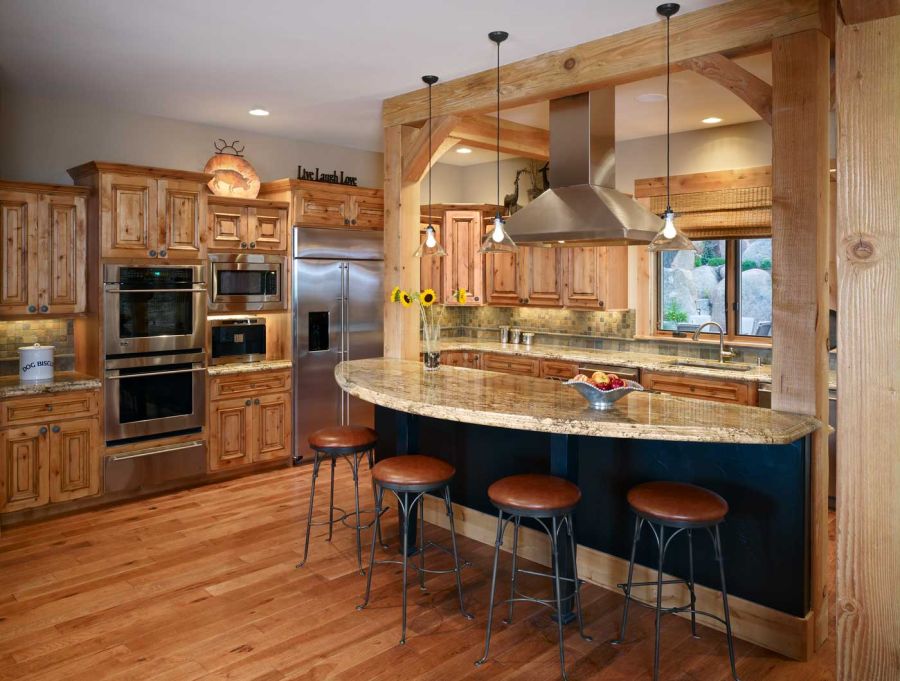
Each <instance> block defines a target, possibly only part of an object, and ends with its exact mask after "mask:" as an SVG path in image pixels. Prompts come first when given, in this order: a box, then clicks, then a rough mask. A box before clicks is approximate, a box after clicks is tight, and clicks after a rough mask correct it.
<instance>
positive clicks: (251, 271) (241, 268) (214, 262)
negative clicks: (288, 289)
mask: <svg viewBox="0 0 900 681" xmlns="http://www.w3.org/2000/svg"><path fill="white" fill-rule="evenodd" d="M285 267H286V264H285V258H284V257H281V256H276V255H259V254H255V253H254V254H249V253H247V254H245V253H236V254H226V253H211V254H210V255H209V281H210V286H209V309H210V310H214V311H217V312H226V311H227V312H241V311H258V310H284V309H285V308H286V307H287V300H286V298H285V295H284V273H285Z"/></svg>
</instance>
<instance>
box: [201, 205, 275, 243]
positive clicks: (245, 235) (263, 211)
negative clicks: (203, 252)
mask: <svg viewBox="0 0 900 681" xmlns="http://www.w3.org/2000/svg"><path fill="white" fill-rule="evenodd" d="M289 205H290V204H288V203H287V202H284V201H259V200H251V199H229V198H224V197H216V198H215V199H212V198H211V199H210V202H209V209H208V211H207V215H208V219H207V242H208V244H209V250H211V251H233V252H244V253H253V252H262V253H272V254H278V255H284V254H286V253H287V247H288V206H289Z"/></svg>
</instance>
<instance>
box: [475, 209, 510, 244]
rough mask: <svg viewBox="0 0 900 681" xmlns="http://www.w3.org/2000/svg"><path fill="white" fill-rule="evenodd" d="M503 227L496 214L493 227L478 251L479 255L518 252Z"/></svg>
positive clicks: (500, 218)
mask: <svg viewBox="0 0 900 681" xmlns="http://www.w3.org/2000/svg"><path fill="white" fill-rule="evenodd" d="M504 225H505V223H504V222H503V218H502V217H500V214H499V213H497V216H496V217H495V218H494V227H493V229H491V231H490V232H488V233H487V235H485V237H484V240H483V241H482V242H481V248H479V249H478V252H479V253H515V252H516V251H518V250H519V247H518V246H516V242H515V241H513V240H512V239H510V238H509V234H507V232H506V228H505V227H504Z"/></svg>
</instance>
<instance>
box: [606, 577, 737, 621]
mask: <svg viewBox="0 0 900 681" xmlns="http://www.w3.org/2000/svg"><path fill="white" fill-rule="evenodd" d="M686 583H687V582H686V581H685V580H683V579H675V580H667V581H664V582H663V584H686ZM625 586H626V585H624V584H619V585H618V587H619V588H620V589H622V591H624V592H625V595H626V596H627V595H628V589H626V588H625ZM635 586H656V582H635V583H634V584H632V587H635ZM631 602H632V603H634V604H635V605H639V606H641V607H642V608H647V609H648V610H654V611H655V610H656V606H655V605H654V604H653V603H644V601H641V600H638V599H637V598H635V597H634V596H632V597H631ZM659 611H660V612H661V613H663V614H664V615H668V614H675V613H680V612H687V613H693V614H695V615H702V616H703V617H709V618H710V619H714V620H716V621H717V622H721V623H722V624H727V623H726V622H725V620H724V619H723V618H721V617H719V616H718V615H714V614H713V613H711V612H706V611H705V610H697V609H695V608H692V607H691V604H690V603H688V604H687V605H674V606H671V607H668V608H660V609H659Z"/></svg>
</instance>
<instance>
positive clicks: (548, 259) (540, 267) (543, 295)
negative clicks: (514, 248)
mask: <svg viewBox="0 0 900 681" xmlns="http://www.w3.org/2000/svg"><path fill="white" fill-rule="evenodd" d="M564 255H565V253H564V252H563V249H561V248H546V247H541V246H522V247H520V248H519V252H518V257H519V272H520V278H519V297H520V303H521V304H523V305H534V306H538V307H562V304H563V270H564Z"/></svg>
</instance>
